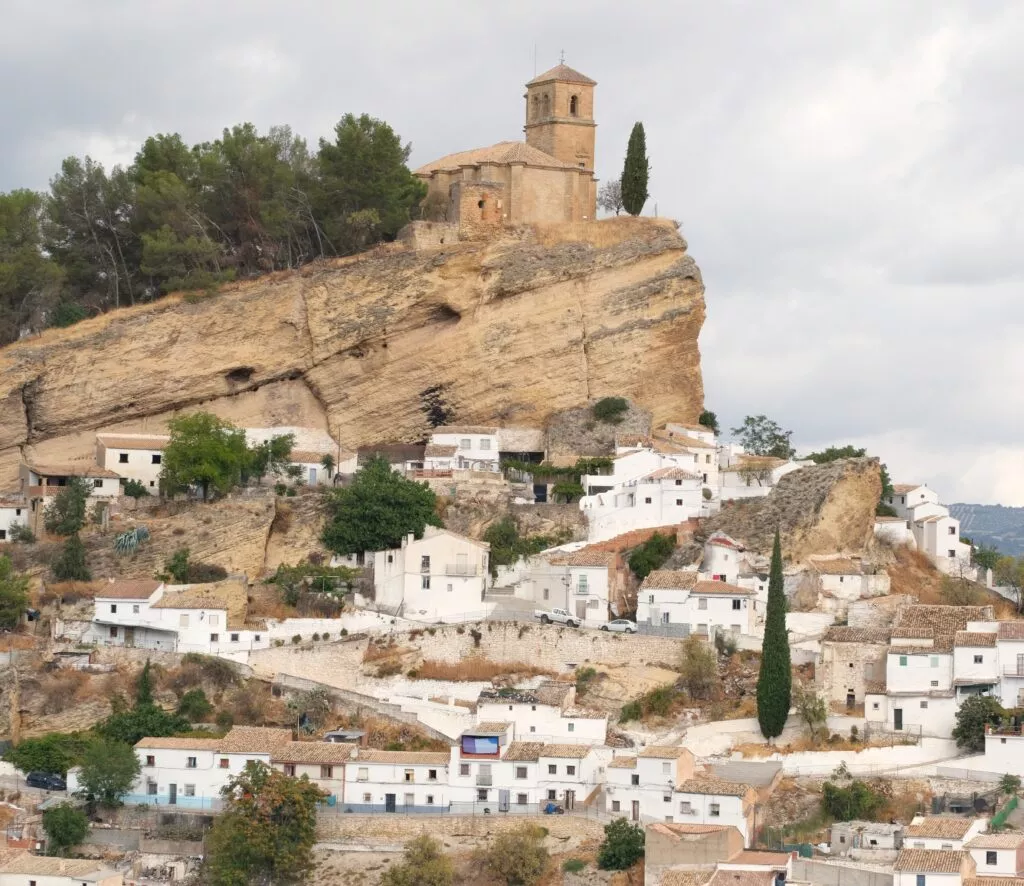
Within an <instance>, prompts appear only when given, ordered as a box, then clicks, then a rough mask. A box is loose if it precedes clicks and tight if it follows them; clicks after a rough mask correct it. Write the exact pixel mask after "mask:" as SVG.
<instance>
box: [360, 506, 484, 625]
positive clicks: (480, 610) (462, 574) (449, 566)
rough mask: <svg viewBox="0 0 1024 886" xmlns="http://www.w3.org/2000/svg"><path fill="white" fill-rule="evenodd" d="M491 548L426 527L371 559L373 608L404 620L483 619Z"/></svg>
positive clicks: (478, 542)
mask: <svg viewBox="0 0 1024 886" xmlns="http://www.w3.org/2000/svg"><path fill="white" fill-rule="evenodd" d="M489 551H490V545H488V544H487V543H486V542H480V541H475V540H474V539H471V538H466V537H465V536H462V535H457V534H456V533H454V532H449V531H448V530H447V529H437V528H436V527H433V526H427V527H426V528H425V529H424V531H423V537H422V538H416V537H415V536H414V535H413V534H412V533H409V535H408V536H407V537H406V538H404V539H403V540H402V546H401V547H400V548H395V549H393V550H388V551H377V552H375V553H374V555H373V584H374V592H375V597H376V602H377V603H378V604H381V605H382V606H385V607H388V608H390V609H392V610H393V611H395V612H398V613H400V614H401V615H403V616H405V617H407V618H412V619H416V618H423V619H427V620H431V621H435V620H436V621H469V620H472V619H478V618H480V617H481V616H482V615H483V614H484V605H483V599H484V591H485V590H486V587H487V578H488V574H489V573H488V556H489Z"/></svg>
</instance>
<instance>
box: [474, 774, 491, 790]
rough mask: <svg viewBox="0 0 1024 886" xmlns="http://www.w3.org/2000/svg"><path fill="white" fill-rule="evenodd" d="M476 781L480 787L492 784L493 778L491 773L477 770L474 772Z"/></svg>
mask: <svg viewBox="0 0 1024 886" xmlns="http://www.w3.org/2000/svg"><path fill="white" fill-rule="evenodd" d="M476 783H477V784H478V785H480V786H481V787H490V786H491V785H492V784H494V779H493V778H492V777H491V773H489V772H487V773H484V772H478V773H477V774H476Z"/></svg>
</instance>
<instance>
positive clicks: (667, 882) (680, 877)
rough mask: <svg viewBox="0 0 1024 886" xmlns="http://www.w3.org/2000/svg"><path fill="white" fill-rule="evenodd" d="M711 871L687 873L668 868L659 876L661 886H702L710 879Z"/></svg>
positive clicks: (686, 871)
mask: <svg viewBox="0 0 1024 886" xmlns="http://www.w3.org/2000/svg"><path fill="white" fill-rule="evenodd" d="M711 876H712V872H711V871H688V870H680V869H678V868H669V869H668V870H667V871H665V873H663V874H662V875H661V886H704V884H705V883H707V882H708V880H710V879H711Z"/></svg>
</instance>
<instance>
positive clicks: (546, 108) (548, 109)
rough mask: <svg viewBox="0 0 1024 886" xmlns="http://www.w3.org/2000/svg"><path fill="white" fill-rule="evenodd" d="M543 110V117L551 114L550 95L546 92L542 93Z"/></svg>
mask: <svg viewBox="0 0 1024 886" xmlns="http://www.w3.org/2000/svg"><path fill="white" fill-rule="evenodd" d="M543 111H544V116H545V117H550V116H551V97H550V96H549V95H548V94H547V93H546V92H545V93H544V101H543Z"/></svg>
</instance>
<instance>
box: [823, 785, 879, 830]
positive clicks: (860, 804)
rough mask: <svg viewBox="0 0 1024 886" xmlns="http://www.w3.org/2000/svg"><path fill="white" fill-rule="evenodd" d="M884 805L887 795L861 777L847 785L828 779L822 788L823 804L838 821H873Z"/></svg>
mask: <svg viewBox="0 0 1024 886" xmlns="http://www.w3.org/2000/svg"><path fill="white" fill-rule="evenodd" d="M884 805H885V797H884V796H883V795H882V794H880V793H878V792H877V791H873V790H872V789H871V788H870V787H869V786H868V785H867V784H866V783H865V782H863V781H860V780H859V779H854V780H853V781H851V782H850V784H849V786H847V787H842V786H841V785H837V784H834V783H833V782H831V781H826V782H825V784H824V785H823V786H822V789H821V806H822V808H823V809H824V810H825V811H826V812H827V813H828V814H829V815H831V816H832V817H833V818H834V819H836V821H850V820H851V819H855V818H857V819H864V820H866V821H872V820H874V817H875V816H876V815H877V814H878V812H879V810H880V809H881V808H882V807H883V806H884Z"/></svg>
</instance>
